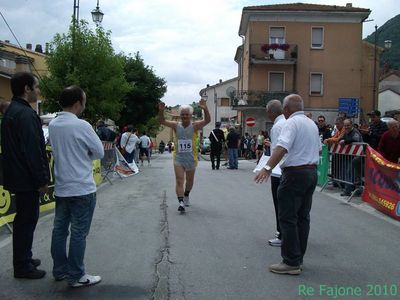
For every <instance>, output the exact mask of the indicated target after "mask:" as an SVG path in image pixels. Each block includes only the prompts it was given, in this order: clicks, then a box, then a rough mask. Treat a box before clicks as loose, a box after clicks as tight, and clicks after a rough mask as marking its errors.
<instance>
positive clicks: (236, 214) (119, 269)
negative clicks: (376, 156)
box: [0, 154, 400, 299]
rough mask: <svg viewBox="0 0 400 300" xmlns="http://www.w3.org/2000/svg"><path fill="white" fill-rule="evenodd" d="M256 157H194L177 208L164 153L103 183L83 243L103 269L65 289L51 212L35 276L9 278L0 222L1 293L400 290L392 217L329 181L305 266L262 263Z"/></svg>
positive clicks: (263, 221)
mask: <svg viewBox="0 0 400 300" xmlns="http://www.w3.org/2000/svg"><path fill="white" fill-rule="evenodd" d="M254 165H255V164H254V162H249V161H241V162H240V163H239V170H227V169H223V170H219V171H212V170H211V167H210V165H209V162H207V161H200V163H199V167H198V170H197V174H196V184H195V188H194V189H193V191H192V193H191V202H192V206H191V207H190V208H189V209H188V211H187V213H186V214H185V215H179V213H178V212H177V200H176V197H175V195H174V176H173V170H172V161H171V155H170V154H163V155H161V156H160V157H159V158H157V159H155V160H154V161H153V162H152V165H151V166H150V167H148V166H144V167H143V170H142V172H141V173H140V174H139V175H136V176H133V177H130V178H126V179H124V180H119V179H115V180H114V184H113V185H112V186H110V185H109V184H108V183H106V184H104V185H103V186H102V187H101V188H100V189H99V192H98V205H97V208H96V212H95V216H94V221H93V225H92V229H91V233H90V235H89V237H88V246H87V251H86V267H87V271H88V272H89V273H94V274H100V275H101V276H102V277H103V282H102V283H100V284H99V285H98V286H96V287H91V288H82V289H77V290H73V289H70V288H67V287H66V284H65V282H57V283H56V282H54V281H53V279H52V277H51V272H50V270H51V266H52V261H51V257H50V255H49V251H50V234H51V229H52V220H53V217H54V216H53V214H52V213H50V214H47V215H44V216H42V217H41V219H40V222H39V224H38V228H37V231H36V236H35V242H34V253H35V255H36V256H37V257H39V258H41V259H42V266H43V268H44V269H45V270H47V271H49V273H48V275H47V276H46V278H45V279H42V280H38V281H27V280H15V279H13V278H12V264H11V258H12V256H11V244H10V238H9V237H7V233H6V232H5V229H4V228H1V232H0V251H1V252H0V253H1V255H0V265H1V266H2V268H1V272H0V299H152V298H153V299H297V298H301V299H307V298H310V299H314V298H320V299H328V298H333V297H328V295H327V292H332V293H333V292H334V291H333V290H332V291H331V290H327V289H326V288H325V286H324V285H333V286H334V285H336V286H338V287H346V288H347V293H350V292H353V293H357V292H358V290H356V288H357V287H359V288H360V290H361V296H354V298H356V299H365V298H367V297H366V293H367V292H368V288H369V287H368V285H369V284H371V285H376V286H373V287H372V289H371V290H372V291H374V292H375V293H378V292H379V290H381V293H385V291H387V293H388V295H390V292H392V294H394V292H395V291H394V288H395V287H396V291H397V292H396V293H397V296H398V297H400V278H399V274H400V273H399V269H400V268H399V262H398V252H399V249H400V239H399V237H400V233H399V227H400V226H399V224H398V223H397V222H390V221H387V220H388V219H387V218H386V217H381V216H380V215H379V214H376V213H369V212H366V211H365V209H359V207H364V205H363V204H360V203H359V202H358V201H357V200H355V201H354V203H355V204H354V205H352V206H351V205H347V204H345V203H344V202H342V201H339V200H338V199H336V198H335V197H332V196H331V195H327V193H331V192H330V191H329V190H328V191H327V193H319V192H316V193H315V197H314V203H313V209H312V216H311V218H312V219H311V233H310V238H309V248H308V251H307V254H306V257H305V260H304V271H303V273H302V274H301V275H300V276H285V275H275V274H272V273H270V272H269V271H268V266H269V265H270V264H272V263H276V262H279V261H280V249H279V248H272V247H269V246H267V239H269V238H271V237H272V235H273V233H274V231H275V228H274V226H275V224H274V223H275V217H274V210H273V205H272V198H271V195H270V185H269V183H268V184H262V185H256V184H254V183H253V181H252V179H253V177H254V175H253V174H252V173H251V170H252V168H254ZM385 284H386V285H387V287H386V288H385V286H384V285H385ZM392 285H393V286H392ZM305 287H307V288H308V289H307V293H308V296H304V293H305ZM320 288H321V289H322V290H321V291H320ZM390 288H391V290H390ZM299 289H301V291H302V295H300V296H299ZM312 289H314V291H312ZM320 293H323V294H322V295H320ZM312 294H313V296H312ZM332 295H333V294H332ZM350 298H353V297H341V299H350ZM369 298H372V297H369ZM381 298H385V299H394V298H395V297H394V296H386V297H383V296H382V297H381Z"/></svg>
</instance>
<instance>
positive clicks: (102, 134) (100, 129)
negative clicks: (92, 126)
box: [96, 120, 117, 142]
mask: <svg viewBox="0 0 400 300" xmlns="http://www.w3.org/2000/svg"><path fill="white" fill-rule="evenodd" d="M96 133H97V135H98V136H99V138H100V140H101V141H106V142H114V140H115V138H116V137H117V134H116V133H115V132H114V131H113V130H111V129H110V128H108V127H107V126H106V124H105V123H104V121H102V120H100V121H98V122H97V129H96Z"/></svg>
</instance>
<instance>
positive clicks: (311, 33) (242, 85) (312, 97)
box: [233, 3, 379, 131]
mask: <svg viewBox="0 0 400 300" xmlns="http://www.w3.org/2000/svg"><path fill="white" fill-rule="evenodd" d="M370 12H371V11H370V10H369V9H364V8H355V7H352V5H351V4H350V3H349V4H347V5H346V6H333V5H314V4H302V3H293V4H280V5H264V6H252V7H245V8H243V12H242V16H241V21H240V27H239V36H241V37H242V40H243V44H242V45H241V46H239V47H238V49H237V52H236V55H235V61H236V62H237V63H238V66H239V67H238V73H239V74H238V77H239V79H238V93H237V94H236V96H235V99H234V101H233V103H234V106H233V107H234V108H235V109H237V110H238V115H239V116H238V119H239V120H240V121H241V125H242V128H243V131H249V130H250V128H246V125H245V120H246V118H248V117H254V118H255V119H256V126H255V127H253V128H252V130H253V131H258V130H265V129H268V127H270V124H269V123H268V120H267V119H266V115H265V105H266V103H267V102H268V101H269V100H271V99H278V100H283V98H284V97H285V96H287V95H288V94H290V93H298V94H300V95H301V96H302V98H303V99H304V104H305V111H309V112H312V114H313V118H314V119H316V118H317V116H318V115H319V114H322V115H324V116H325V117H326V118H327V121H328V122H330V123H332V122H333V120H334V118H335V116H336V115H337V113H338V102H339V98H355V99H358V100H359V105H360V107H361V108H363V109H364V110H365V111H368V110H371V109H372V98H373V97H372V94H373V88H372V86H373V73H372V70H373V63H374V60H373V59H374V57H373V55H372V57H371V55H370V51H369V50H370V48H371V47H370V44H369V45H366V44H365V42H363V41H362V23H363V21H364V20H365V19H366V18H367V17H368V16H369V14H370ZM378 61H379V60H378ZM378 74H379V71H378Z"/></svg>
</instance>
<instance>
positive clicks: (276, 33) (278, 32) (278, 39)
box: [269, 27, 285, 44]
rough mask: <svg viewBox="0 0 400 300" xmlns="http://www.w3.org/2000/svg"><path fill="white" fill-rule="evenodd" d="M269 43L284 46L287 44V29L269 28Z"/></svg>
mask: <svg viewBox="0 0 400 300" xmlns="http://www.w3.org/2000/svg"><path fill="white" fill-rule="evenodd" d="M269 43H270V44H284V43H285V27H270V28H269Z"/></svg>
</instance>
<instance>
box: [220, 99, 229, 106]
mask: <svg viewBox="0 0 400 300" xmlns="http://www.w3.org/2000/svg"><path fill="white" fill-rule="evenodd" d="M221 106H229V98H221Z"/></svg>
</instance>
